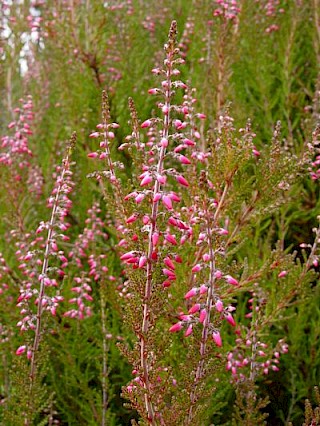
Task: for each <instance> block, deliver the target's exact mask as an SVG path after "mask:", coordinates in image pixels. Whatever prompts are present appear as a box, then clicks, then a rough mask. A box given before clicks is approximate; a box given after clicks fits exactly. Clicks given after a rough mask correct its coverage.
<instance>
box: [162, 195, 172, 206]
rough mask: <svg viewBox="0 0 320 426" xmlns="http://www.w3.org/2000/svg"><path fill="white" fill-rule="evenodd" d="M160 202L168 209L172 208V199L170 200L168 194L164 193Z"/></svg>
mask: <svg viewBox="0 0 320 426" xmlns="http://www.w3.org/2000/svg"><path fill="white" fill-rule="evenodd" d="M162 202H163V204H164V206H165V207H166V208H167V209H168V210H172V201H171V198H170V197H169V196H168V195H164V196H163V197H162Z"/></svg>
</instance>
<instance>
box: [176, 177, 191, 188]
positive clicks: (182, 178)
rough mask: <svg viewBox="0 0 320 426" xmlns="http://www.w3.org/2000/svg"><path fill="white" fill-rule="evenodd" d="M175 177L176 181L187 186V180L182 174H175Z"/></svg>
mask: <svg viewBox="0 0 320 426" xmlns="http://www.w3.org/2000/svg"><path fill="white" fill-rule="evenodd" d="M176 179H177V182H179V183H180V185H183V186H187V187H188V186H189V183H188V181H187V180H186V179H185V178H184V177H183V176H181V175H178V176H176Z"/></svg>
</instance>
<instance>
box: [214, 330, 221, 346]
mask: <svg viewBox="0 0 320 426" xmlns="http://www.w3.org/2000/svg"><path fill="white" fill-rule="evenodd" d="M212 338H213V340H214V342H215V344H216V345H217V346H219V347H221V346H222V339H221V336H220V333H219V331H214V332H213V333H212Z"/></svg>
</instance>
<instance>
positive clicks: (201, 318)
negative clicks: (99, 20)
mask: <svg viewBox="0 0 320 426" xmlns="http://www.w3.org/2000/svg"><path fill="white" fill-rule="evenodd" d="M206 318H207V311H206V310H205V309H202V310H201V312H200V315H199V321H200V322H201V324H203V323H204V321H205V319H206Z"/></svg>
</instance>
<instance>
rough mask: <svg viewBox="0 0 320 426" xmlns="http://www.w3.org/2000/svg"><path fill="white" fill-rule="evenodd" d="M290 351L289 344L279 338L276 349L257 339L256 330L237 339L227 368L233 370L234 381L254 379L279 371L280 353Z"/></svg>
mask: <svg viewBox="0 0 320 426" xmlns="http://www.w3.org/2000/svg"><path fill="white" fill-rule="evenodd" d="M287 352H288V345H287V344H286V343H285V342H284V341H283V340H279V341H278V344H277V346H276V348H275V349H272V348H269V346H268V345H267V344H266V343H263V342H261V341H260V340H256V337H255V335H254V332H251V331H247V334H246V336H244V337H243V338H238V339H236V347H235V349H234V350H233V351H230V352H229V353H228V355H227V365H226V369H227V370H228V371H230V372H231V375H232V379H231V380H232V382H235V383H236V382H239V381H240V382H243V381H246V380H252V381H254V380H255V379H256V376H258V375H261V374H268V373H269V372H270V371H275V372H276V371H279V363H280V360H279V359H280V355H281V354H285V353H287Z"/></svg>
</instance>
